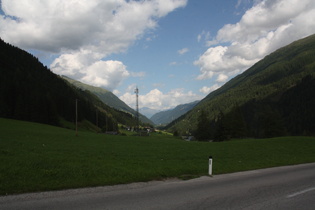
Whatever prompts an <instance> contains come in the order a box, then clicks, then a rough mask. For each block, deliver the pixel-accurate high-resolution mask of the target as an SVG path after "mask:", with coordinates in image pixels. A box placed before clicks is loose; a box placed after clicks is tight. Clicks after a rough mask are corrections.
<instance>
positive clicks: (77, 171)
mask: <svg viewBox="0 0 315 210" xmlns="http://www.w3.org/2000/svg"><path fill="white" fill-rule="evenodd" d="M210 155H211V156H213V161H214V162H213V173H214V174H221V173H230V172H236V171H244V170H252V169H258V168H267V167H274V166H281V165H291V164H299V163H308V162H315V137H282V138H272V139H245V140H232V141H228V142H220V143H209V142H208V143H205V142H186V141H183V140H180V139H176V138H174V137H172V136H169V135H162V134H154V135H151V136H150V137H136V136H110V135H104V134H96V133H91V132H83V131H81V132H79V136H78V137H76V136H75V132H74V131H73V130H68V129H62V128H58V127H53V126H47V125H41V124H36V123H29V122H21V121H15V120H7V119H1V118H0V160H1V165H0V195H5V194H14V193H24V192H35V191H46V190H57V189H67V188H80V187H90V186H100V185H114V184H121V183H130V182H139V181H149V180H157V179H164V178H168V177H180V178H186V177H194V176H201V175H207V172H208V157H209V156H210Z"/></svg>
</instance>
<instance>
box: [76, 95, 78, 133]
mask: <svg viewBox="0 0 315 210" xmlns="http://www.w3.org/2000/svg"><path fill="white" fill-rule="evenodd" d="M75 136H78V99H75Z"/></svg>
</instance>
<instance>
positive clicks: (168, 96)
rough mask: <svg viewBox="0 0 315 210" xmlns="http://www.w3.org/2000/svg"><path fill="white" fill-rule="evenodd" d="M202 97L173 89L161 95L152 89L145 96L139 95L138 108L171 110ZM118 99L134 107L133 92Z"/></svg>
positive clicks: (158, 91) (157, 90) (190, 92)
mask: <svg viewBox="0 0 315 210" xmlns="http://www.w3.org/2000/svg"><path fill="white" fill-rule="evenodd" d="M201 98H202V96H200V95H197V94H194V93H193V92H192V91H188V92H185V91H184V90H183V89H174V90H171V91H170V92H168V93H163V92H161V91H160V90H159V89H157V88H156V89H153V90H151V91H150V92H148V93H147V94H144V95H141V92H140V94H139V106H140V107H148V108H151V109H156V110H165V109H170V108H173V107H175V106H177V105H179V104H185V103H190V102H192V101H195V100H200V99H201ZM120 99H121V100H122V101H124V102H125V103H126V104H128V105H129V106H130V107H135V94H134V92H127V93H125V94H124V95H122V96H120Z"/></svg>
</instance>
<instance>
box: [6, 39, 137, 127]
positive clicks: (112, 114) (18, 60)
mask: <svg viewBox="0 0 315 210" xmlns="http://www.w3.org/2000/svg"><path fill="white" fill-rule="evenodd" d="M0 74H1V77H0V117H3V118H13V119H18V120H25V121H33V122H39V123H45V124H51V125H58V126H65V125H70V124H72V125H73V123H74V122H75V119H76V114H75V104H76V101H77V108H78V109H77V111H78V115H77V119H78V121H79V124H83V122H87V123H86V124H89V125H91V126H92V127H93V126H94V128H95V129H96V127H99V128H104V127H106V129H110V130H113V129H116V128H117V123H122V124H126V125H136V120H135V119H134V117H133V116H132V115H130V114H128V113H125V112H121V111H117V110H114V109H112V108H110V107H109V106H107V105H105V104H104V103H103V102H101V101H100V100H99V99H98V98H97V97H96V96H95V95H93V94H91V93H90V92H89V91H84V90H82V89H78V88H75V87H74V86H73V85H70V84H69V83H68V82H66V81H65V80H64V79H62V78H61V77H60V76H58V75H56V74H54V73H53V72H51V71H50V70H49V69H48V68H47V67H46V66H43V64H42V63H40V62H39V61H38V59H37V58H36V57H34V56H33V55H31V54H29V53H27V52H26V51H24V50H21V49H19V48H17V47H14V46H12V45H10V44H7V43H5V42H4V41H2V40H1V39H0ZM69 122H70V123H69Z"/></svg>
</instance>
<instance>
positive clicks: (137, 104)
mask: <svg viewBox="0 0 315 210" xmlns="http://www.w3.org/2000/svg"><path fill="white" fill-rule="evenodd" d="M135 93H136V121H137V132H139V103H138V97H139V96H138V94H139V89H138V87H136V89H135Z"/></svg>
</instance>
